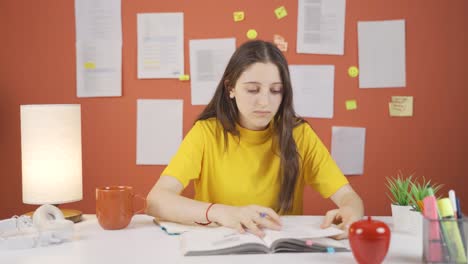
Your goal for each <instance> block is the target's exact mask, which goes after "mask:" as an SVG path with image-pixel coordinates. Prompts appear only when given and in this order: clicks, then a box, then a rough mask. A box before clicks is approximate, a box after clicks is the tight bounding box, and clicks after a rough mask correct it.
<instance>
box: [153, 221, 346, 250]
mask: <svg viewBox="0 0 468 264" xmlns="http://www.w3.org/2000/svg"><path fill="white" fill-rule="evenodd" d="M281 221H282V224H283V226H282V229H281V230H280V231H275V230H270V229H264V232H265V236H264V237H263V238H259V237H257V236H255V235H253V234H250V233H245V234H240V233H238V232H237V231H236V230H233V229H230V228H226V227H200V226H197V227H193V226H187V228H186V229H185V230H184V228H183V225H173V224H169V223H167V222H160V223H159V224H160V225H161V228H163V230H164V229H165V231H166V232H167V233H168V234H176V233H181V249H182V253H183V255H185V256H202V255H224V254H253V253H276V252H348V251H350V249H349V246H348V245H346V243H344V242H343V241H337V240H335V239H332V238H329V237H331V236H335V235H339V234H342V233H343V231H342V230H340V229H338V228H336V227H329V228H326V229H321V228H320V224H321V219H320V218H316V217H310V216H282V217H281ZM176 230H177V232H176Z"/></svg>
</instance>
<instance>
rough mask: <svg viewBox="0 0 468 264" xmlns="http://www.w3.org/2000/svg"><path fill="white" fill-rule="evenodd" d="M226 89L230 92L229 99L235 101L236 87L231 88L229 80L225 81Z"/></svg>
mask: <svg viewBox="0 0 468 264" xmlns="http://www.w3.org/2000/svg"><path fill="white" fill-rule="evenodd" d="M224 88H225V89H226V90H227V91H228V92H229V98H231V99H234V97H235V95H234V87H230V86H229V81H228V80H224Z"/></svg>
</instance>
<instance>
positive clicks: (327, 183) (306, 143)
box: [297, 123, 348, 198]
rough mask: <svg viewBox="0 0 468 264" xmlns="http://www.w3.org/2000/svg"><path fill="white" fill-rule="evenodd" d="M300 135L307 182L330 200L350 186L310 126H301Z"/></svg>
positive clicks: (300, 150) (300, 147)
mask: <svg viewBox="0 0 468 264" xmlns="http://www.w3.org/2000/svg"><path fill="white" fill-rule="evenodd" d="M301 126H302V128H300V129H299V131H298V132H299V133H301V132H302V133H301V134H302V135H298V136H297V138H298V140H297V141H298V142H297V143H298V151H299V153H300V154H301V156H302V161H303V163H302V170H303V176H304V180H305V182H306V183H307V184H308V185H310V186H311V187H312V188H314V189H315V190H316V191H317V192H319V193H320V195H322V197H324V198H329V197H330V196H332V195H333V194H334V193H335V192H336V191H338V189H340V188H341V187H342V186H344V185H346V184H348V179H346V177H345V176H344V175H343V173H342V172H341V170H340V169H339V168H338V165H336V162H335V161H334V160H333V158H332V157H331V155H330V153H329V152H328V150H327V148H326V147H325V145H324V144H323V143H322V141H321V140H320V138H319V137H318V136H317V134H315V132H314V131H313V130H312V128H311V127H310V125H309V124H307V123H305V124H302V125H301Z"/></svg>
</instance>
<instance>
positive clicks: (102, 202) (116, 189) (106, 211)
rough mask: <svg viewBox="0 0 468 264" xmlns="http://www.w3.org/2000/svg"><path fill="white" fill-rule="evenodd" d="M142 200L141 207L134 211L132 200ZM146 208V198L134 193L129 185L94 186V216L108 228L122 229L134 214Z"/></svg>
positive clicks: (102, 225)
mask: <svg viewBox="0 0 468 264" xmlns="http://www.w3.org/2000/svg"><path fill="white" fill-rule="evenodd" d="M135 197H136V198H139V199H142V200H143V204H144V206H143V209H141V210H138V211H135V210H134V209H133V202H134V200H135ZM145 209H146V199H145V198H144V197H143V196H141V195H138V194H134V192H133V187H131V186H106V187H98V188H96V217H97V219H98V222H99V225H101V227H102V228H104V229H108V230H115V229H122V228H125V227H127V226H128V224H129V223H130V221H131V220H132V217H133V216H134V215H135V214H138V213H141V212H143V211H144V210H145Z"/></svg>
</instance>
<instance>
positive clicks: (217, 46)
mask: <svg viewBox="0 0 468 264" xmlns="http://www.w3.org/2000/svg"><path fill="white" fill-rule="evenodd" d="M189 46H190V74H191V76H190V77H191V78H190V82H191V88H192V105H206V104H208V103H209V101H210V99H211V98H212V97H213V94H214V92H215V90H216V86H217V85H218V83H219V82H220V80H221V78H222V76H223V73H224V70H225V69H226V66H227V64H228V62H229V59H230V58H231V56H232V54H233V53H234V51H235V49H236V39H234V38H226V39H199V40H190V43H189Z"/></svg>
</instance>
